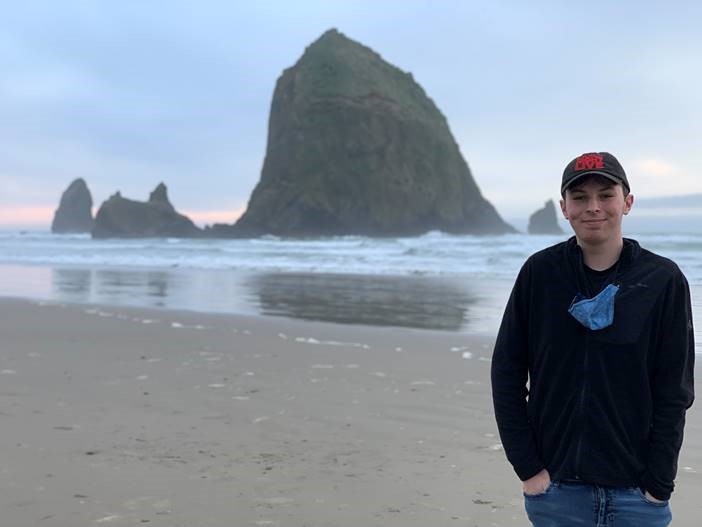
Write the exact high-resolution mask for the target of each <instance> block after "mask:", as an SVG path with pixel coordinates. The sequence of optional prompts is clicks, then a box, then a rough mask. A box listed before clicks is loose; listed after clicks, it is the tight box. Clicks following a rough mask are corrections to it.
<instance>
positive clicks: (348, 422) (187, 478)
mask: <svg viewBox="0 0 702 527" xmlns="http://www.w3.org/2000/svg"><path fill="white" fill-rule="evenodd" d="M0 336H1V343H0V383H1V384H0V393H1V395H2V397H1V398H0V401H1V403H0V404H1V406H0V422H1V423H2V434H0V471H1V477H0V510H1V511H2V521H1V522H0V523H1V524H2V525H7V526H11V527H23V526H43V525H46V526H66V527H76V526H83V525H86V526H87V525H110V526H113V525H114V526H134V525H154V526H169V527H172V526H183V527H198V526H225V525H232V526H248V525H252V526H253V525H270V526H294V527H300V526H376V525H377V526H398V527H399V526H407V525H422V526H429V525H432V526H444V525H446V526H452V525H456V526H459V525H465V526H479V527H483V526H503V525H504V526H510V525H520V526H524V525H527V524H528V523H527V520H526V516H525V514H524V512H523V506H522V497H521V486H520V483H519V482H518V480H517V479H516V476H515V475H514V473H513V472H512V469H511V467H510V466H509V465H508V463H507V461H506V460H505V458H504V453H503V452H502V451H501V447H500V440H499V437H497V428H496V425H495V423H494V419H493V415H492V402H491V398H490V385H489V369H490V355H491V353H492V343H493V340H492V338H490V337H481V336H469V335H465V334H461V333H458V332H447V331H431V330H415V329H398V328H380V327H366V326H351V325H341V324H332V323H318V322H307V321H295V320H289V319H285V318H275V317H260V316H244V315H242V316H237V315H213V314H200V313H193V312H179V311H170V310H148V309H136V308H127V307H108V306H102V307H96V306H87V305H83V306H81V305H69V304H58V303H46V302H36V301H26V300H14V299H0ZM698 379H699V376H698ZM701 445H702V421H701V420H700V417H699V412H698V411H697V409H696V407H693V409H692V410H691V411H690V412H689V413H688V423H687V427H686V438H685V444H684V446H683V451H682V453H681V457H680V470H679V475H678V480H677V489H676V492H675V493H674V496H673V499H672V501H671V506H672V508H673V515H674V521H673V525H676V526H690V527H692V526H694V525H698V524H699V518H700V516H701V515H702V503H701V502H700V500H699V499H698V498H697V496H698V495H699V492H700V491H702V449H701Z"/></svg>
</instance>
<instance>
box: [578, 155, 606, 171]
mask: <svg viewBox="0 0 702 527" xmlns="http://www.w3.org/2000/svg"><path fill="white" fill-rule="evenodd" d="M595 168H604V158H603V157H602V156H601V155H600V154H583V155H581V156H580V157H579V158H577V159H576V160H575V170H593V169H595Z"/></svg>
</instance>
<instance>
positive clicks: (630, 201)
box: [624, 194, 634, 214]
mask: <svg viewBox="0 0 702 527" xmlns="http://www.w3.org/2000/svg"><path fill="white" fill-rule="evenodd" d="M633 206H634V195H633V194H627V196H626V198H624V214H629V211H630V210H631V207H633Z"/></svg>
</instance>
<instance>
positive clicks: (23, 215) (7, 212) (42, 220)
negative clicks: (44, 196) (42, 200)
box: [0, 205, 54, 227]
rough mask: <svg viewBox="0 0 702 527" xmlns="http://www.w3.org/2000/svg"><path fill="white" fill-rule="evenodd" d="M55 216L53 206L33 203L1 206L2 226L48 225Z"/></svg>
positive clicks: (0, 222)
mask: <svg viewBox="0 0 702 527" xmlns="http://www.w3.org/2000/svg"><path fill="white" fill-rule="evenodd" d="M53 218H54V209H53V208H52V207H35V206H31V205H19V206H9V207H8V206H3V207H2V208H0V226H2V227H30V226H32V227H48V225H50V224H51V221H52V220H53Z"/></svg>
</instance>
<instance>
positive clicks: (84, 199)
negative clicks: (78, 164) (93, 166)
mask: <svg viewBox="0 0 702 527" xmlns="http://www.w3.org/2000/svg"><path fill="white" fill-rule="evenodd" d="M92 208H93V198H92V196H91V195H90V190H88V185H86V184H85V180H84V179H83V178H78V179H76V180H74V181H73V182H72V183H71V184H70V185H68V188H67V189H66V190H65V191H64V193H63V194H62V195H61V201H60V202H59V206H58V209H56V212H55V213H54V221H53V222H51V232H54V233H81V232H90V231H91V230H92V228H93V221H94V220H93V211H92Z"/></svg>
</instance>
